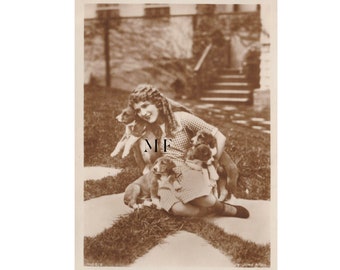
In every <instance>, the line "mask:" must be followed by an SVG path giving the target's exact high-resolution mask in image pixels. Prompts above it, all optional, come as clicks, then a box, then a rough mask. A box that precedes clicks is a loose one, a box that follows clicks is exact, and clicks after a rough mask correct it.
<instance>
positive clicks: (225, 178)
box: [191, 130, 239, 201]
mask: <svg viewBox="0 0 340 270" xmlns="http://www.w3.org/2000/svg"><path fill="white" fill-rule="evenodd" d="M191 143H192V144H193V145H200V144H205V145H209V147H210V149H212V152H213V153H214V155H216V153H217V150H216V145H217V143H216V138H215V137H214V136H213V135H212V134H211V133H210V132H208V131H205V130H200V131H198V132H197V133H196V136H195V137H193V138H192V139H191ZM215 166H216V168H217V172H218V174H219V175H220V180H219V181H218V183H217V185H218V189H219V193H220V195H219V197H218V199H219V201H224V200H226V199H227V200H229V199H230V198H231V195H232V194H234V192H235V189H236V185H237V179H238V176H239V171H238V168H237V166H236V164H235V163H234V161H233V160H232V159H231V157H230V156H229V155H228V153H227V152H225V151H223V152H222V155H221V157H220V159H219V160H218V161H215Z"/></svg>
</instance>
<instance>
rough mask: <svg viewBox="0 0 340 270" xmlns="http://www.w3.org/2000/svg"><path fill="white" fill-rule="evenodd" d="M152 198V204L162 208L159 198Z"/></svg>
mask: <svg viewBox="0 0 340 270" xmlns="http://www.w3.org/2000/svg"><path fill="white" fill-rule="evenodd" d="M151 200H152V204H153V205H155V206H156V208H157V209H158V210H159V209H161V208H162V207H161V203H160V202H159V199H157V198H152V199H151Z"/></svg>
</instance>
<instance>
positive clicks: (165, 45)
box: [84, 16, 193, 89]
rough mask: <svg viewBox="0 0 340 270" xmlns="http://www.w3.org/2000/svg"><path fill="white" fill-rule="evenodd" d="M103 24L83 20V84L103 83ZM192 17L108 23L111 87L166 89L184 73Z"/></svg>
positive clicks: (190, 43)
mask: <svg viewBox="0 0 340 270" xmlns="http://www.w3.org/2000/svg"><path fill="white" fill-rule="evenodd" d="M103 32H104V30H103V27H102V26H101V25H100V24H99V23H98V22H97V21H96V20H90V21H85V56H84V58H85V59H84V60H85V83H89V82H90V81H91V80H92V81H91V82H93V81H95V82H96V83H97V84H99V85H105V60H104V59H105V57H104V41H103V40H104V39H103ZM192 35H193V27H192V16H180V17H169V18H158V19H145V18H124V19H120V21H119V23H118V24H117V25H116V26H114V24H112V25H111V29H110V34H109V39H110V66H111V86H112V87H114V88H118V89H131V88H133V87H134V86H135V85H136V84H138V83H144V82H148V83H152V84H155V85H157V86H159V87H160V88H168V87H169V85H170V84H171V83H172V82H173V81H174V80H175V79H176V78H178V77H181V76H183V72H184V73H186V72H187V69H188V67H187V64H186V62H188V60H189V59H191V57H192V53H191V50H192Z"/></svg>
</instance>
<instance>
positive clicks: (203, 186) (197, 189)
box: [158, 112, 218, 211]
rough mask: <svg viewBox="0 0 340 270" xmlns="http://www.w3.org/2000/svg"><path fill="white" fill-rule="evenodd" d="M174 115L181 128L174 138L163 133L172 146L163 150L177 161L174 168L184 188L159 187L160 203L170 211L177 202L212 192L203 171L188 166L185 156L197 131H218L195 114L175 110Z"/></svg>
mask: <svg viewBox="0 0 340 270" xmlns="http://www.w3.org/2000/svg"><path fill="white" fill-rule="evenodd" d="M174 115H175V117H176V119H177V120H178V122H179V123H180V125H181V129H180V130H179V131H178V132H177V133H176V134H175V137H172V138H166V136H165V135H164V133H163V137H162V141H163V139H166V140H167V142H168V145H170V146H168V147H167V148H166V152H164V148H163V149H161V151H162V153H163V156H166V157H169V158H171V159H172V160H173V161H174V162H175V163H176V165H177V167H176V168H175V169H174V170H175V171H176V173H177V175H178V182H179V183H180V184H181V186H182V188H181V189H180V190H178V191H176V190H175V189H174V187H173V186H172V185H170V184H168V185H164V186H161V187H159V190H158V194H159V196H160V203H161V206H162V208H163V209H164V210H166V211H169V210H170V209H171V207H172V206H173V205H174V204H175V203H177V202H182V203H188V202H190V201H192V200H193V199H196V198H199V197H202V196H205V195H208V194H209V193H210V192H211V186H209V185H208V183H207V181H206V179H205V178H204V177H203V172H202V171H201V170H195V169H192V168H190V167H188V166H187V165H186V164H185V162H184V157H185V153H186V151H187V149H188V148H189V147H190V140H191V138H192V137H193V136H194V135H195V134H196V132H197V131H199V130H202V129H204V130H207V131H209V132H211V134H213V135H214V136H215V134H216V133H217V131H218V129H217V128H216V127H214V126H212V125H210V124H208V123H206V122H205V121H203V120H202V119H200V118H198V117H197V116H195V115H193V114H190V113H187V112H175V113H174Z"/></svg>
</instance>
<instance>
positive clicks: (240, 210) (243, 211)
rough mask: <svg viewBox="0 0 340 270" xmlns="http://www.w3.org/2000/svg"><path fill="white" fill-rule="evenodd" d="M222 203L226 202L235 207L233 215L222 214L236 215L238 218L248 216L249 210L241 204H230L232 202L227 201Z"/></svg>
mask: <svg viewBox="0 0 340 270" xmlns="http://www.w3.org/2000/svg"><path fill="white" fill-rule="evenodd" d="M224 204H227V205H230V206H233V207H235V208H236V214H234V215H231V214H230V215H228V214H226V215H224V216H228V217H238V218H248V217H249V211H248V210H247V209H246V208H244V207H243V206H241V205H232V204H229V203H224Z"/></svg>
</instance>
